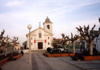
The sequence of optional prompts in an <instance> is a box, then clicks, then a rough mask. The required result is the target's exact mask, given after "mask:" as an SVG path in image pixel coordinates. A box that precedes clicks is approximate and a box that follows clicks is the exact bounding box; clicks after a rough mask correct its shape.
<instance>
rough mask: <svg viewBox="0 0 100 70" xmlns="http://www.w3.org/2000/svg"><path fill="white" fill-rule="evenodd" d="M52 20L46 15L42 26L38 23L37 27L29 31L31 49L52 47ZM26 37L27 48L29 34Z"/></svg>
mask: <svg viewBox="0 0 100 70" xmlns="http://www.w3.org/2000/svg"><path fill="white" fill-rule="evenodd" d="M52 24H53V23H52V22H51V21H50V19H49V18H48V17H47V18H46V19H45V22H44V23H43V28H42V27H41V24H40V23H39V27H38V28H37V29H35V30H33V31H31V32H30V38H31V50H46V49H47V48H48V47H52V44H51V43H52V40H53V29H52V28H53V27H52ZM26 37H27V47H28V48H29V34H27V35H26Z"/></svg>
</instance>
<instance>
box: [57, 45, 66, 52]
mask: <svg viewBox="0 0 100 70" xmlns="http://www.w3.org/2000/svg"><path fill="white" fill-rule="evenodd" d="M57 48H58V49H59V50H60V52H68V48H65V51H64V48H63V47H62V46H58V47H57Z"/></svg>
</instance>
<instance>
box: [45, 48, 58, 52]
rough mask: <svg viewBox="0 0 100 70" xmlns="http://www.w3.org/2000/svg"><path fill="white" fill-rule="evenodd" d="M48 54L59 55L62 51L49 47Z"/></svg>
mask: <svg viewBox="0 0 100 70" xmlns="http://www.w3.org/2000/svg"><path fill="white" fill-rule="evenodd" d="M47 52H49V53H58V52H60V49H58V48H50V47H48V48H47Z"/></svg>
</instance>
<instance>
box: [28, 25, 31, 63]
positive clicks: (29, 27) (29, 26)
mask: <svg viewBox="0 0 100 70" xmlns="http://www.w3.org/2000/svg"><path fill="white" fill-rule="evenodd" d="M27 28H28V29H29V64H31V40H30V30H31V28H32V25H31V24H29V25H28V26H27Z"/></svg>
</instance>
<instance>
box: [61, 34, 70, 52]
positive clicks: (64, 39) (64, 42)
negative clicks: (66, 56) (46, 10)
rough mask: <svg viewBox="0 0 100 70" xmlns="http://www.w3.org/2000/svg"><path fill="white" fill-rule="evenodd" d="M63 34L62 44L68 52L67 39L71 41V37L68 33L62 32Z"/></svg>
mask: <svg viewBox="0 0 100 70" xmlns="http://www.w3.org/2000/svg"><path fill="white" fill-rule="evenodd" d="M61 36H62V45H63V47H64V51H65V52H66V43H67V41H69V37H68V36H67V35H66V36H65V34H61Z"/></svg>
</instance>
